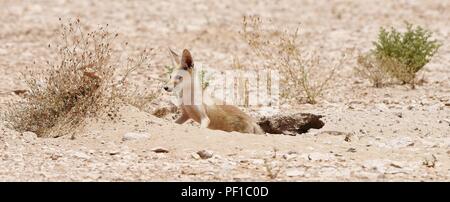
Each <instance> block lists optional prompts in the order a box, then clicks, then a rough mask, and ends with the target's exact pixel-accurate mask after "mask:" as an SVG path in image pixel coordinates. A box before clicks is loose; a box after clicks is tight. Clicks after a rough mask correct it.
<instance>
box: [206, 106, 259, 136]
mask: <svg viewBox="0 0 450 202" xmlns="http://www.w3.org/2000/svg"><path fill="white" fill-rule="evenodd" d="M205 107H206V114H207V115H208V118H209V119H210V124H209V127H208V128H210V129H214V130H223V131H228V132H231V131H238V132H242V133H256V134H263V133H264V132H263V131H262V129H261V128H260V127H259V125H258V124H256V122H255V121H254V120H253V119H252V118H251V117H250V116H248V115H247V114H245V113H244V112H242V111H241V110H240V109H239V108H237V107H236V106H233V105H207V106H205Z"/></svg>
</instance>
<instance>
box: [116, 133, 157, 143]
mask: <svg viewBox="0 0 450 202" xmlns="http://www.w3.org/2000/svg"><path fill="white" fill-rule="evenodd" d="M148 138H150V134H149V133H133V132H130V133H125V134H124V135H123V137H122V140H123V141H127V140H145V139H148Z"/></svg>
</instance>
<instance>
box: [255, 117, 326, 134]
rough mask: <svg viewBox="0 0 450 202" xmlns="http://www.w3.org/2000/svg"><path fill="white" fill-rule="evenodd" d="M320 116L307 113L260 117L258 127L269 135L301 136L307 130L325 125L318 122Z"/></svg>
mask: <svg viewBox="0 0 450 202" xmlns="http://www.w3.org/2000/svg"><path fill="white" fill-rule="evenodd" d="M320 118H322V116H321V115H314V114H309V113H297V114H290V115H274V116H268V117H267V116H266V117H262V118H260V119H259V121H258V125H260V126H261V128H262V129H263V130H264V132H266V133H271V134H289V135H292V134H293V133H295V134H301V133H306V132H308V130H309V129H311V128H314V129H320V128H322V127H323V126H324V125H325V124H324V123H323V121H321V120H320Z"/></svg>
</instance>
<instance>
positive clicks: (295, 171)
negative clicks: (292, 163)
mask: <svg viewBox="0 0 450 202" xmlns="http://www.w3.org/2000/svg"><path fill="white" fill-rule="evenodd" d="M303 175H305V172H304V171H301V170H299V169H295V168H291V169H287V170H286V176H288V177H297V176H303Z"/></svg>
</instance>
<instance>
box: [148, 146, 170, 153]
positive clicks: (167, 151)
mask: <svg viewBox="0 0 450 202" xmlns="http://www.w3.org/2000/svg"><path fill="white" fill-rule="evenodd" d="M151 151H153V152H155V153H169V150H168V149H166V148H162V147H156V148H153V149H152V150H151Z"/></svg>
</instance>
